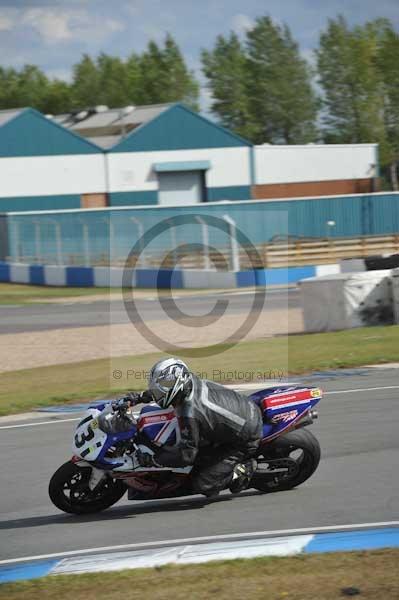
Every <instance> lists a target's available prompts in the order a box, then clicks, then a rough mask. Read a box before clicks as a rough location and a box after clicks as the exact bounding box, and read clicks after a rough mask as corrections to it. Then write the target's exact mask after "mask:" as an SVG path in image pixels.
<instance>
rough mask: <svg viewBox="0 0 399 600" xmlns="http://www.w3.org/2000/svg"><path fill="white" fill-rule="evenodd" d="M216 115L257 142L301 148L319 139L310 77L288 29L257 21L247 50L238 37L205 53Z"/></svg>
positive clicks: (264, 19) (248, 36)
mask: <svg viewBox="0 0 399 600" xmlns="http://www.w3.org/2000/svg"><path fill="white" fill-rule="evenodd" d="M202 61H203V69H204V73H205V75H206V76H207V77H208V79H209V81H210V87H211V90H212V93H213V97H214V103H213V105H212V106H213V110H214V112H215V113H216V114H217V115H218V116H219V117H220V119H221V121H222V123H225V124H230V126H233V127H234V128H235V126H236V125H235V124H236V123H238V129H237V131H238V132H239V133H242V134H244V135H247V136H249V137H250V138H251V139H252V140H253V141H254V142H257V143H262V142H274V143H286V144H297V143H306V142H310V141H313V140H314V139H315V137H316V135H317V132H316V127H315V120H316V114H317V100H316V96H315V93H314V91H313V89H312V85H311V73H310V69H309V67H308V65H307V63H306V61H305V60H304V59H303V58H302V57H301V56H300V53H299V49H298V45H297V44H296V42H295V41H294V40H293V38H292V36H291V33H290V31H289V29H288V27H287V26H280V25H277V24H275V23H273V21H272V19H271V18H270V17H261V18H259V19H257V20H256V22H255V26H254V27H253V28H252V29H251V30H249V31H247V34H246V40H245V44H244V48H243V47H242V46H241V44H240V42H239V40H238V38H237V36H235V35H234V34H231V35H230V38H229V39H228V40H225V39H224V38H223V37H219V38H218V39H217V41H216V45H215V48H214V49H213V50H212V51H211V52H203V53H202Z"/></svg>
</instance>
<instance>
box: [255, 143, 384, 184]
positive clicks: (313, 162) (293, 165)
mask: <svg viewBox="0 0 399 600" xmlns="http://www.w3.org/2000/svg"><path fill="white" fill-rule="evenodd" d="M377 160H378V159H377V145H376V144H347V145H338V144H337V145H336V144H331V145H324V144H323V145H321V144H320V145H316V144H309V145H306V146H280V145H275V146H274V145H264V146H256V147H255V172H256V183H257V184H258V185H261V184H268V183H292V182H300V181H327V180H337V179H363V178H369V177H373V176H375V172H374V167H373V165H375V164H376V162H377Z"/></svg>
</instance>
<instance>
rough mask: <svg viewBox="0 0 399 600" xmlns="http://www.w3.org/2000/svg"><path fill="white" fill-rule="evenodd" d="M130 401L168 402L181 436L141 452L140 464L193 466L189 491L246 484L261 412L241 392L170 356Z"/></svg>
mask: <svg viewBox="0 0 399 600" xmlns="http://www.w3.org/2000/svg"><path fill="white" fill-rule="evenodd" d="M126 400H128V401H130V402H129V403H130V405H132V404H138V403H141V402H144V403H145V402H156V403H157V404H158V405H159V406H160V407H161V408H169V407H170V406H173V407H174V409H175V412H176V416H177V417H178V420H179V425H180V431H181V439H180V442H179V444H177V445H176V446H163V447H162V448H160V449H159V450H157V451H156V452H155V455H154V456H152V455H151V454H144V453H142V454H141V458H140V460H141V462H142V465H143V466H146V467H149V466H160V465H162V466H165V467H183V466H187V465H194V463H195V466H194V469H193V471H192V487H193V491H195V492H197V493H201V494H204V495H205V496H214V495H217V494H218V493H219V492H220V491H221V490H222V489H225V488H227V487H229V488H230V490H231V491H232V492H233V493H238V492H240V491H241V490H243V489H245V488H246V487H248V484H249V482H250V480H251V478H252V475H253V473H254V470H255V468H256V460H254V458H253V457H254V456H255V454H256V450H257V448H258V445H259V442H260V440H261V437H262V415H261V412H260V410H259V408H258V406H257V405H256V404H255V403H254V402H251V401H249V400H248V399H247V398H246V397H245V396H244V395H242V394H239V393H237V392H235V391H233V390H230V389H228V388H226V387H224V386H222V385H219V384H217V383H214V382H212V381H207V380H202V379H199V378H198V377H197V376H196V375H194V373H192V372H190V371H189V369H188V367H187V365H186V364H185V363H184V362H183V361H181V360H179V359H176V358H167V359H163V360H160V361H159V362H157V363H156V364H155V365H154V366H153V367H152V369H151V371H150V374H149V385H148V390H146V391H145V392H142V393H141V394H135V393H131V394H130V395H129V396H128V397H127V398H126V399H125V401H126Z"/></svg>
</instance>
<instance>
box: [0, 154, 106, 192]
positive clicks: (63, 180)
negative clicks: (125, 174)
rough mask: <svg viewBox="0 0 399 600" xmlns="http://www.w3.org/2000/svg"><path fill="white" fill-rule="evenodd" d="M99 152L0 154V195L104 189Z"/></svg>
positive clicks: (102, 160)
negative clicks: (52, 154) (33, 154)
mask: <svg viewBox="0 0 399 600" xmlns="http://www.w3.org/2000/svg"><path fill="white" fill-rule="evenodd" d="M105 179H106V178H105V163H104V156H103V155H102V154H79V155H71V156H70V155H67V156H33V157H30V156H29V157H13V158H0V198H1V197H4V198H7V197H18V196H50V195H60V194H90V193H102V192H105V191H106V190H105Z"/></svg>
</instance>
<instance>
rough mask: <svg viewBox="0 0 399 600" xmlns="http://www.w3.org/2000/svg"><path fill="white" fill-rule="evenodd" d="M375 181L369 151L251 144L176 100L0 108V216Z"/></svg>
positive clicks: (341, 188) (368, 147)
mask: <svg viewBox="0 0 399 600" xmlns="http://www.w3.org/2000/svg"><path fill="white" fill-rule="evenodd" d="M377 176H378V157H377V145H375V144H357V145H348V146H335V145H331V146H320V145H312V144H310V145H306V146H274V145H262V146H253V145H252V144H251V143H250V142H248V141H246V140H244V139H242V138H240V137H239V136H237V135H235V134H234V133H232V132H229V131H227V130H225V129H223V128H221V127H219V126H218V125H216V124H215V123H213V122H212V121H210V120H209V119H206V118H204V117H202V116H201V115H198V114H197V113H195V112H193V111H191V110H190V109H188V108H187V107H185V106H183V105H181V104H178V103H174V104H162V105H154V106H145V107H133V106H131V107H125V108H123V109H111V110H109V109H108V108H107V107H101V106H100V107H96V108H94V109H91V110H86V111H80V112H78V113H77V114H75V113H70V114H65V115H58V116H51V115H46V116H44V115H42V114H40V113H39V112H37V111H35V110H33V109H30V108H26V109H17V110H6V111H0V212H18V211H32V210H63V209H70V208H103V207H107V206H110V207H116V206H146V205H161V206H168V205H169V206H182V205H192V204H197V203H204V202H215V201H223V200H226V201H237V200H241V201H242V200H247V201H250V200H252V199H272V198H295V197H300V196H302V197H303V196H306V197H309V196H327V195H328V196H331V195H336V194H354V193H355V194H356V193H364V192H367V193H369V192H372V191H375V190H376V189H377Z"/></svg>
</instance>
